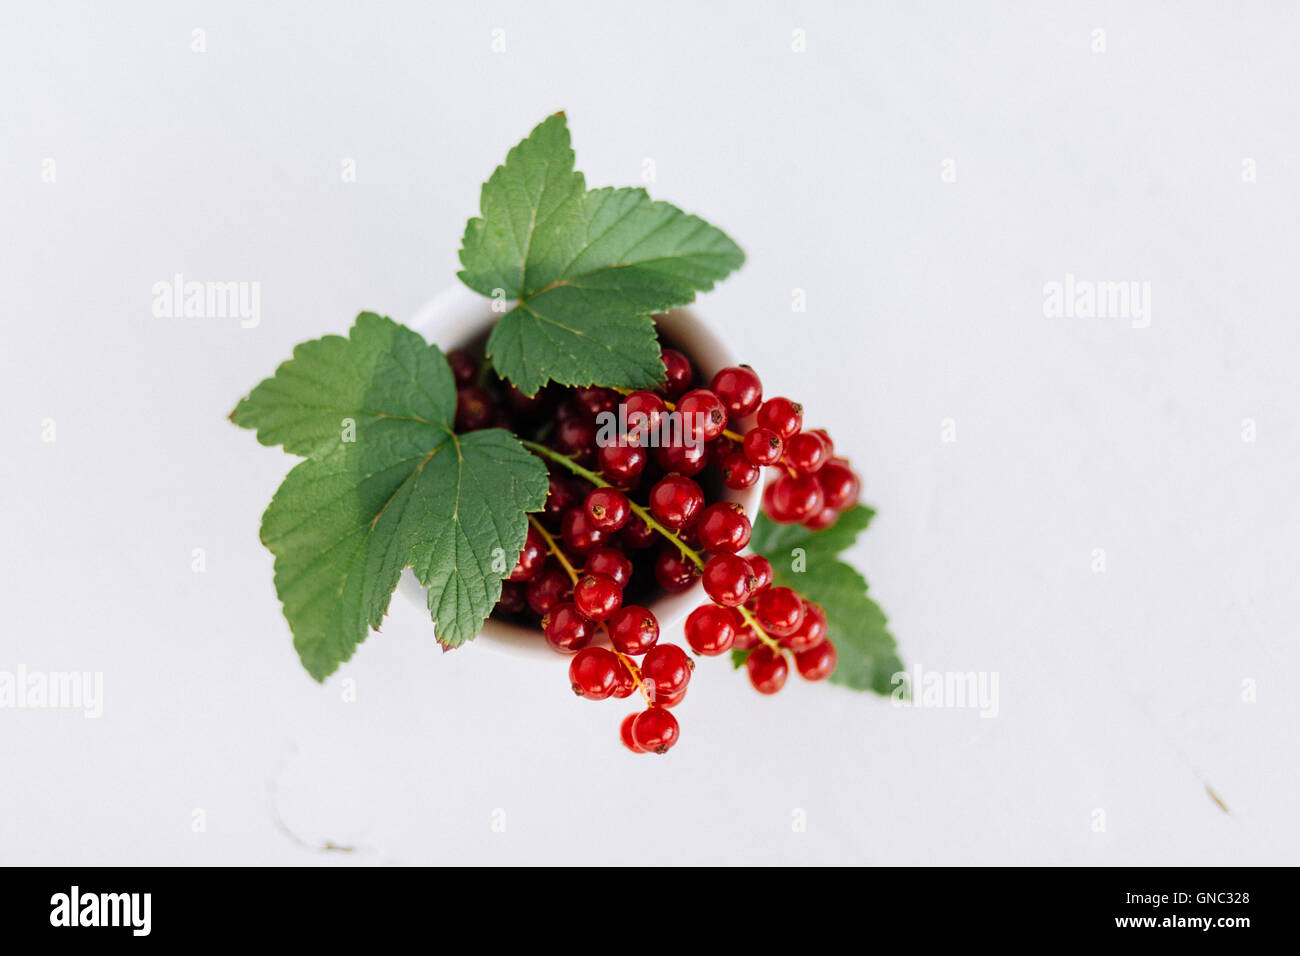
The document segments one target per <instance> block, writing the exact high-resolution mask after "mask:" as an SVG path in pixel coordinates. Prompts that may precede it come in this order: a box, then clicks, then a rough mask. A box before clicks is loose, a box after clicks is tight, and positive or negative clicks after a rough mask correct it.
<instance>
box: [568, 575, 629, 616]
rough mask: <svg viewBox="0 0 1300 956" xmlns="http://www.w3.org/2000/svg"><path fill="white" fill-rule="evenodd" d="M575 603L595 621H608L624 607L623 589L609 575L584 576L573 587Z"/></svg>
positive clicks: (579, 609)
mask: <svg viewBox="0 0 1300 956" xmlns="http://www.w3.org/2000/svg"><path fill="white" fill-rule="evenodd" d="M573 603H574V605H575V606H576V607H577V608H578V611H579V613H581V614H582V615H583V616H584V617H589V618H591V619H592V620H593V621H607V620H609V618H610V617H611V616H612V615H613V613H614V612H615V611H617V610H618V609H619V608H620V607H621V606H622V605H623V589H622V588H621V587H619V586H618V582H616V581H615V580H614V579H613V578H611V577H610V576H609V575H607V574H584V575H583V576H582V577H581V578H579V579H578V583H577V584H575V585H574V586H573Z"/></svg>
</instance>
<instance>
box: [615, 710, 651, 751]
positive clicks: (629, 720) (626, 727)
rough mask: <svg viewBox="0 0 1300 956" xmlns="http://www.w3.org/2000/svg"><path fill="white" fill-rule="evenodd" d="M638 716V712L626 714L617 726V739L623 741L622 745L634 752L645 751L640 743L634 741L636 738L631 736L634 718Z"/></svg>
mask: <svg viewBox="0 0 1300 956" xmlns="http://www.w3.org/2000/svg"><path fill="white" fill-rule="evenodd" d="M640 716H641V715H640V714H628V715H627V716H626V717H624V718H623V723H621V724H619V727H618V738H619V740H621V741H623V746H624V747H626V748H627V749H628V750H630V751H632V753H634V754H643V753H645V751H644V750H642V749H641V745H640V744H639V743H637V742H636V738H635V737H633V736H632V724H633V723H635V722H636V719H637V718H638V717H640Z"/></svg>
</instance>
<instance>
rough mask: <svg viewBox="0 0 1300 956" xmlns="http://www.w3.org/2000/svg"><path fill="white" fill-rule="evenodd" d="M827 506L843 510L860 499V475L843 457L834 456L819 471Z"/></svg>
mask: <svg viewBox="0 0 1300 956" xmlns="http://www.w3.org/2000/svg"><path fill="white" fill-rule="evenodd" d="M817 483H818V484H820V485H821V486H822V494H823V499H824V501H825V504H826V507H827V508H836V509H838V510H840V511H843V510H844V509H845V508H849V507H852V506H853V505H854V504H856V503H857V500H858V486H859V482H858V476H857V475H856V474H855V473H854V471H853V469H852V468H850V467H849V463H848V462H846V461H845V460H844V459H843V458H832V459H831V460H830V461H828V462H827V463H826V464H825V465H824V466H823V467H822V469H821V470H820V471H819V472H817Z"/></svg>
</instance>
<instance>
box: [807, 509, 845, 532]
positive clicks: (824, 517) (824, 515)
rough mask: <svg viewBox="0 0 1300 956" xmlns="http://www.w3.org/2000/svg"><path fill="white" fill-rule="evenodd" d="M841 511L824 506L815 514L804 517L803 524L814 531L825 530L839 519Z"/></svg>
mask: <svg viewBox="0 0 1300 956" xmlns="http://www.w3.org/2000/svg"><path fill="white" fill-rule="evenodd" d="M839 517H840V513H839V512H838V511H836V510H835V509H834V508H823V509H822V510H821V511H819V512H817V513H816V514H815V515H811V516H809V517H807V518H804V519H803V521H802V522H801V524H803V526H804V527H805V528H808V529H810V530H812V531H825V530H826V529H827V528H829V527H830V526H831V525H833V524H834V523H835V522H836V521H838V520H839Z"/></svg>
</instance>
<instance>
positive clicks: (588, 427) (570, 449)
mask: <svg viewBox="0 0 1300 956" xmlns="http://www.w3.org/2000/svg"><path fill="white" fill-rule="evenodd" d="M555 450H556V451H558V452H559V453H560V454H561V455H572V456H573V457H575V458H577V460H578V461H580V462H586V461H590V460H591V459H592V457H593V455H594V454H595V451H596V424H595V422H593V421H592V420H591V419H590V418H588V417H587V416H586V415H570V416H568V417H567V418H561V419H560V421H559V422H558V423H557V424H556V426H555Z"/></svg>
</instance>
